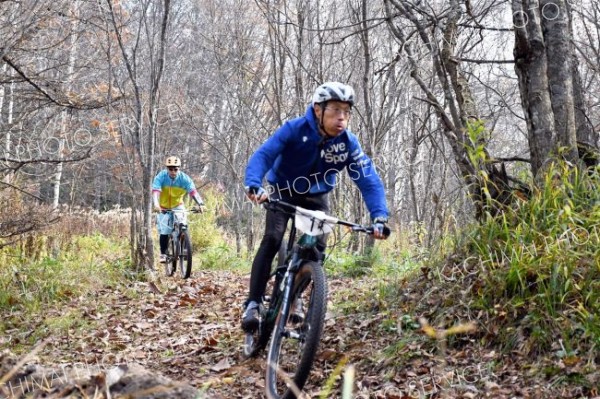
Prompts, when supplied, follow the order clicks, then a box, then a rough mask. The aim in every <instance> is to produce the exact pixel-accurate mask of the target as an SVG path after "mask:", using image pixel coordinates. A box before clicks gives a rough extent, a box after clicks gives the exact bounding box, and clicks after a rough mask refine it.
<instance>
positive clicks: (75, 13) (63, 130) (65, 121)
mask: <svg viewBox="0 0 600 399" xmlns="http://www.w3.org/2000/svg"><path fill="white" fill-rule="evenodd" d="M71 18H72V20H71V32H70V37H69V41H70V45H69V66H68V68H67V76H66V79H65V81H66V82H67V85H66V86H67V91H71V86H72V81H73V72H74V70H75V55H76V54H77V25H78V21H79V1H78V0H74V1H73V5H72V8H71ZM70 113H71V111H70V110H69V109H67V108H65V109H63V110H62V111H61V124H60V130H59V137H58V149H57V157H58V158H59V159H62V158H63V153H64V147H65V136H66V134H67V129H68V126H69V124H70V122H71V118H70V116H71V115H70ZM63 167H64V164H63V163H62V162H59V163H58V164H56V172H55V173H54V178H53V179H52V208H54V209H56V208H58V204H59V202H60V185H61V183H62V175H63Z"/></svg>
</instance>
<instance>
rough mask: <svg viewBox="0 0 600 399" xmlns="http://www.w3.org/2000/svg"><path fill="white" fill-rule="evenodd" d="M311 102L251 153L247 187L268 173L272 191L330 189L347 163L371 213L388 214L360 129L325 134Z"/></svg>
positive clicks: (297, 192) (284, 193) (257, 183)
mask: <svg viewBox="0 0 600 399" xmlns="http://www.w3.org/2000/svg"><path fill="white" fill-rule="evenodd" d="M317 123H318V122H317V120H316V118H315V113H314V110H313V107H312V105H310V106H309V107H308V109H307V110H306V114H305V115H304V116H301V117H298V118H295V119H292V120H289V121H287V122H285V123H284V124H283V125H282V126H281V127H280V128H279V129H277V131H276V132H275V133H274V134H273V135H272V136H271V137H270V138H269V139H268V140H267V141H265V142H264V143H263V145H261V146H260V147H259V148H258V150H256V152H255V153H254V154H253V155H252V156H251V157H250V160H249V161H248V166H247V167H246V178H245V181H244V185H245V186H246V187H261V186H262V179H263V177H264V176H265V175H266V176H267V182H268V183H269V187H267V192H268V193H269V194H272V193H278V194H279V195H281V196H284V197H285V196H287V197H289V196H294V195H315V194H322V193H327V192H329V191H331V190H332V189H333V188H334V187H335V185H336V183H337V174H338V172H339V171H341V170H342V169H346V170H347V171H348V175H349V176H350V178H351V179H352V180H353V181H354V183H356V185H357V186H358V188H359V190H360V192H361V194H362V196H363V198H364V200H365V203H366V204H367V208H368V209H369V212H370V213H371V218H372V219H375V218H376V217H382V216H383V217H387V216H388V209H387V205H386V200H385V190H384V188H383V183H382V181H381V178H380V177H379V175H378V174H377V171H376V169H375V166H374V165H373V163H372V161H371V159H370V158H369V157H368V156H367V155H366V154H365V153H364V152H363V150H362V148H361V146H360V144H359V142H358V139H357V137H356V135H354V134H353V133H352V132H350V131H349V130H347V129H346V130H344V131H343V132H342V133H340V134H339V135H338V136H336V137H334V138H330V139H327V140H323V138H322V136H321V135H320V134H319V129H318V127H317Z"/></svg>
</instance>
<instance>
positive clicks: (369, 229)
mask: <svg viewBox="0 0 600 399" xmlns="http://www.w3.org/2000/svg"><path fill="white" fill-rule="evenodd" d="M263 204H264V206H265V207H267V208H269V209H271V210H273V211H277V208H279V209H281V208H283V207H286V208H290V209H293V210H294V212H298V213H300V214H303V215H305V216H310V217H312V218H315V219H317V220H319V221H321V222H325V223H333V224H339V225H342V226H346V227H349V228H350V229H351V230H352V231H357V232H361V233H367V234H373V226H363V225H361V224H357V223H352V222H347V221H345V220H341V219H337V218H335V217H333V216H330V215H327V214H325V213H324V212H321V213H317V212H320V211H312V210H310V209H305V208H302V207H301V206H298V205H293V204H290V203H288V202H285V201H282V200H280V199H268V200H267V201H265V202H264V203H263ZM390 233H391V230H390V228H389V227H388V226H385V225H384V226H383V236H384V237H385V238H387V237H389V235H390Z"/></svg>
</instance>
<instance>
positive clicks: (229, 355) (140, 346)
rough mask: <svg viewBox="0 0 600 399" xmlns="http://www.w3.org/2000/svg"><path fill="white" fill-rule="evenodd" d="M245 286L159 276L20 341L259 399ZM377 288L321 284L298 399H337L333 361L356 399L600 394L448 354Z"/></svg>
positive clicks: (335, 281) (45, 358)
mask: <svg viewBox="0 0 600 399" xmlns="http://www.w3.org/2000/svg"><path fill="white" fill-rule="evenodd" d="M247 284H248V276H247V275H245V274H242V273H241V272H235V271H215V270H209V271H195V272H194V274H193V275H192V278H190V279H188V280H182V279H180V278H179V277H173V278H166V277H160V279H159V280H158V281H157V282H156V283H142V282H138V283H132V284H131V285H130V286H129V287H118V288H114V289H100V290H99V291H98V292H97V294H96V296H95V297H94V298H89V297H81V298H73V299H72V301H71V302H70V303H69V304H68V306H64V305H63V306H61V307H59V308H56V309H47V310H46V311H45V312H44V313H45V320H39V325H32V326H29V328H26V327H25V328H23V329H21V330H22V331H24V330H28V331H30V332H33V331H40V326H41V325H42V324H43V323H46V324H48V323H51V321H52V320H55V323H63V324H64V328H62V329H61V328H58V330H57V327H56V326H55V327H54V329H53V331H54V332H53V334H52V335H51V336H47V337H44V336H41V337H40V338H42V339H43V338H45V339H46V340H47V341H46V345H45V346H44V347H43V348H42V349H41V350H40V352H39V353H38V354H37V359H36V361H38V362H40V363H42V364H44V365H49V366H52V365H58V364H65V363H70V364H71V365H73V364H78V365H81V366H82V367H83V365H96V366H99V367H106V368H109V367H112V366H113V365H115V364H120V363H127V364H132V363H137V364H140V365H142V366H143V367H144V368H146V369H148V370H150V371H152V372H156V373H159V374H162V375H164V376H166V377H168V378H171V379H173V380H175V381H179V382H182V383H185V384H190V385H192V386H193V387H195V388H197V389H199V390H200V391H201V392H204V395H202V396H201V397H206V398H215V399H219V398H228V399H234V398H261V397H264V394H263V392H264V373H265V355H263V356H259V357H257V358H255V359H244V358H243V356H242V353H241V347H242V341H243V333H242V331H241V330H240V327H239V321H240V315H241V304H242V302H243V300H244V298H245V294H246V287H247ZM380 286H381V285H380V284H379V285H377V284H376V283H375V282H373V281H370V280H368V279H351V278H330V279H329V291H330V294H329V304H328V314H327V318H326V327H325V332H324V336H323V338H322V341H321V348H320V352H319V355H318V359H317V361H316V364H315V365H314V367H313V372H312V373H311V376H310V379H309V383H308V384H307V385H306V387H305V392H306V397H307V398H318V397H340V396H341V395H340V392H341V388H340V386H341V378H340V377H337V378H335V379H334V382H333V383H332V388H331V392H330V393H329V394H328V395H327V396H325V395H323V396H320V395H321V394H322V393H323V389H324V388H325V387H326V386H327V381H328V378H330V376H331V375H332V374H333V375H336V373H335V372H334V370H335V368H336V366H338V365H340V364H343V362H346V363H345V364H346V365H350V364H351V365H353V366H354V367H355V372H356V373H355V376H356V377H355V384H354V397H355V398H390V399H394V398H396V399H404V398H559V397H560V398H583V397H588V398H592V397H594V396H596V395H598V393H597V392H594V389H592V390H591V391H590V390H588V392H583V391H582V389H581V388H580V387H578V384H577V381H576V379H573V380H572V381H571V380H569V378H568V375H569V373H570V370H569V366H568V365H565V364H560V362H557V361H556V360H555V359H552V358H543V357H541V358H537V359H533V358H528V357H525V356H522V355H520V354H519V353H511V354H510V355H504V354H501V353H499V351H497V350H494V349H493V348H486V347H483V346H481V344H480V342H481V340H479V339H475V338H473V339H469V338H464V339H462V340H461V341H460V343H458V344H456V343H455V344H453V345H442V343H441V342H436V341H434V340H432V339H431V338H430V337H429V336H427V335H426V334H424V333H423V332H422V329H421V328H420V327H419V325H418V324H416V325H415V320H414V317H407V316H406V315H408V314H411V309H407V308H403V305H402V304H398V305H397V306H395V307H393V308H391V307H385V306H382V303H381V301H379V300H378V299H377V297H378V296H379V294H378V289H379V288H377V287H380ZM410 295H411V296H414V295H418V293H415V292H411V294H410ZM401 297H402V295H398V298H401ZM430 300H431V299H430ZM440 300H441V298H440ZM408 302H409V301H407V303H408ZM406 306H409V305H406ZM56 331H59V332H58V333H56ZM15 336H16V335H15ZM15 336H13V337H12V339H13V340H14V341H15V342H16V341H18V340H19V339H18V338H15ZM22 338H23V337H22ZM548 367H551V368H554V369H555V368H557V367H558V368H563V369H564V378H554V379H549V378H544V377H543V376H544V372H543V370H545V369H546V368H548ZM571 371H572V370H571ZM337 374H339V373H337ZM540 376H542V377H540ZM0 396H1V395H0ZM131 397H136V396H131ZM596 397H598V396H596Z"/></svg>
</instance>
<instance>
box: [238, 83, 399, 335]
mask: <svg viewBox="0 0 600 399" xmlns="http://www.w3.org/2000/svg"><path fill="white" fill-rule="evenodd" d="M354 99H355V95H354V90H353V89H352V87H350V86H348V85H345V84H343V83H339V82H328V83H324V84H322V85H321V86H319V87H318V88H317V89H316V91H315V93H314V95H313V99H312V102H311V104H310V105H309V106H308V109H307V110H306V114H305V115H304V116H301V117H298V118H295V119H292V120H289V121H287V122H286V123H284V124H283V125H282V126H281V127H280V128H279V129H278V130H277V131H276V132H275V133H274V134H273V135H272V136H271V137H270V138H269V139H267V141H265V142H264V143H263V144H262V145H261V146H260V147H259V148H258V150H256V152H255V153H254V154H253V155H252V156H251V157H250V160H249V161H248V165H247V167H246V176H245V181H244V185H245V186H246V195H247V196H248V198H249V199H250V200H252V201H253V202H257V203H260V202H263V201H265V200H266V199H267V196H269V197H271V198H279V199H283V200H284V201H286V202H289V203H292V204H294V205H299V206H301V207H303V208H307V209H311V210H322V211H325V212H328V211H329V201H328V193H329V192H330V191H331V190H332V189H333V187H334V186H335V185H336V182H337V173H338V172H339V171H341V170H342V169H346V170H347V171H348V174H349V176H350V178H351V179H352V180H353V181H354V182H355V183H356V185H357V186H358V188H359V190H360V192H361V194H362V196H363V199H364V201H365V203H366V205H367V208H368V209H369V212H370V214H371V218H372V221H373V226H374V228H375V232H374V237H375V238H378V239H382V238H385V237H384V236H383V227H384V225H385V223H387V220H388V209H387V205H386V199H385V190H384V187H383V183H382V181H381V178H380V177H379V175H378V174H377V171H376V170H375V167H374V166H373V164H372V162H371V159H370V158H369V157H368V156H367V155H366V154H365V153H364V152H363V150H362V148H361V146H360V144H359V142H358V139H357V137H356V136H355V135H354V134H353V133H352V132H350V131H349V130H348V129H347V126H348V121H349V119H350V115H351V112H352V106H353V105H354ZM265 175H266V180H267V183H268V185H267V186H265V187H266V189H267V190H265V189H264V188H263V187H262V186H263V178H264V177H265ZM288 219H289V215H286V214H284V213H282V212H273V211H270V210H267V212H266V221H265V233H264V236H263V238H262V241H261V243H260V247H259V249H258V251H257V253H256V256H255V258H254V261H253V263H252V271H251V275H250V287H249V293H248V298H247V300H246V302H245V304H244V305H245V311H244V313H243V315H242V328H243V329H244V330H245V331H249V332H251V331H254V330H255V329H256V328H257V327H258V305H259V303H260V301H261V298H262V296H263V294H264V291H265V287H266V284H267V281H268V279H269V274H270V267H271V263H272V261H273V258H274V257H275V255H276V254H277V251H278V249H279V246H280V245H281V241H282V240H283V235H284V234H285V229H286V226H287V221H288ZM325 240H326V238H325V237H322V239H321V241H320V242H319V245H318V248H319V250H320V251H321V253H322V252H323V251H324V250H325V245H326V243H325Z"/></svg>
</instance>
